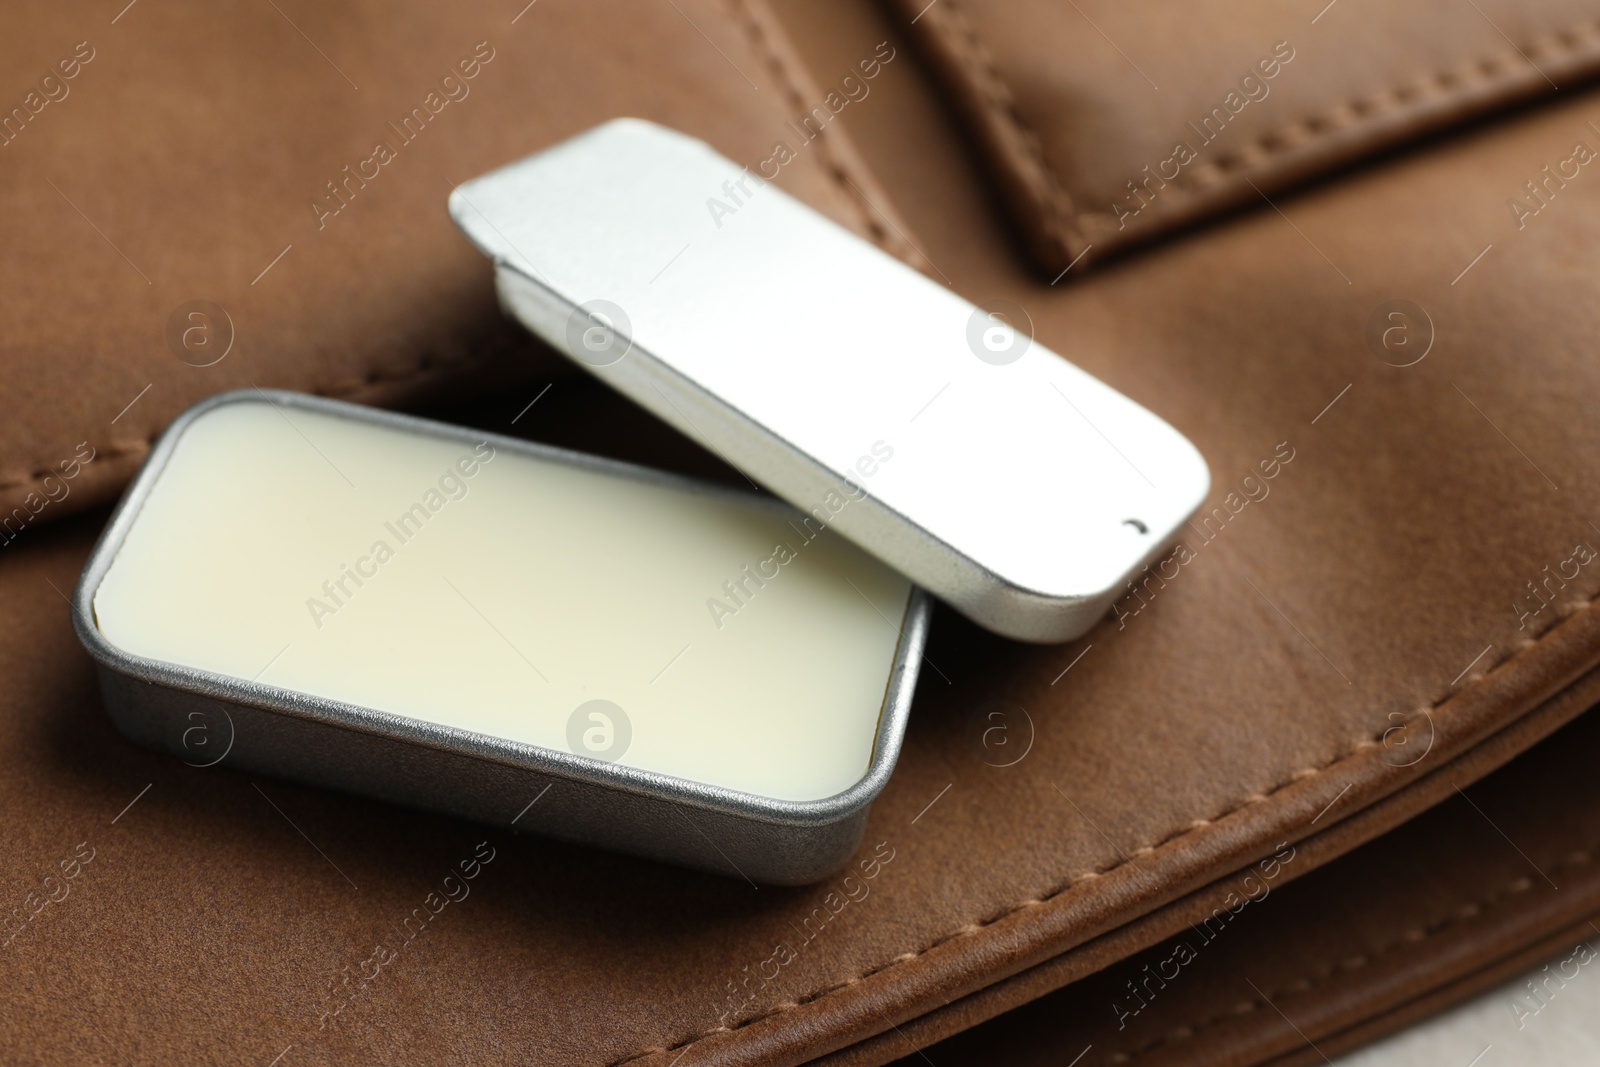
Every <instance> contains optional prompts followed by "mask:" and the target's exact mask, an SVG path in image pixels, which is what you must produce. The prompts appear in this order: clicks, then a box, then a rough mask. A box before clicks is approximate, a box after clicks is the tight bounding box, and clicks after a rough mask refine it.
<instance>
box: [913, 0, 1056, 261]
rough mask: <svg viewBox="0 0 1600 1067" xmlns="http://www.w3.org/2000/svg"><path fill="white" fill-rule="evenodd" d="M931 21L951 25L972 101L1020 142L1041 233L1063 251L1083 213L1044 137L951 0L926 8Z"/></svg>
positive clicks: (954, 50) (953, 49) (950, 41)
mask: <svg viewBox="0 0 1600 1067" xmlns="http://www.w3.org/2000/svg"><path fill="white" fill-rule="evenodd" d="M924 14H925V15H926V16H928V17H929V18H930V21H931V22H935V23H940V24H943V25H945V26H947V27H953V28H954V30H955V33H956V34H957V35H958V36H957V37H947V39H946V40H947V43H948V44H950V45H951V52H952V55H953V56H954V58H955V60H956V62H958V63H960V64H961V65H962V66H963V67H965V68H966V70H967V76H968V79H969V84H970V85H971V87H972V88H973V89H975V90H976V91H977V95H978V102H979V104H980V106H981V107H982V108H983V110H984V111H985V112H986V113H988V115H989V116H990V117H991V119H992V120H993V121H994V122H995V124H996V125H997V126H999V127H1001V128H1002V129H1003V130H1005V131H1006V132H1007V133H1009V135H1010V137H1009V139H1010V140H1011V141H1012V142H1013V143H1015V144H1016V145H1019V146H1020V147H1021V158H1020V159H1018V158H1017V156H1016V155H1015V154H1014V153H1013V156H1012V158H1013V160H1014V161H1016V162H1019V163H1021V164H1022V166H1023V169H1024V170H1026V171H1027V172H1029V173H1030V174H1031V175H1032V176H1033V179H1034V184H1035V185H1036V186H1037V187H1038V188H1039V189H1040V190H1042V192H1043V196H1042V197H1041V198H1036V203H1037V204H1038V207H1039V208H1040V210H1041V213H1042V215H1043V222H1044V229H1045V232H1046V234H1047V235H1048V236H1049V237H1050V238H1051V240H1053V241H1055V243H1056V244H1057V245H1058V246H1059V247H1060V248H1061V249H1062V250H1063V251H1065V252H1066V253H1067V254H1068V255H1071V254H1072V251H1071V249H1072V247H1073V245H1074V244H1082V243H1083V234H1082V233H1081V232H1080V229H1079V226H1078V223H1079V222H1080V220H1081V219H1082V218H1083V217H1084V215H1082V214H1079V213H1078V212H1077V211H1076V210H1075V208H1074V207H1073V204H1072V197H1071V195H1070V194H1069V193H1068V192H1067V191H1066V189H1065V188H1064V187H1063V186H1062V184H1061V182H1060V180H1059V179H1058V177H1057V175H1056V172H1055V169H1054V168H1053V167H1051V166H1050V163H1049V161H1047V160H1046V159H1045V158H1044V142H1043V141H1042V140H1041V139H1040V137H1039V135H1038V134H1037V133H1035V132H1034V130H1033V128H1032V127H1031V126H1029V125H1028V123H1027V121H1026V120H1025V119H1024V118H1023V117H1022V112H1021V111H1020V110H1018V108H1017V100H1016V96H1015V94H1013V93H1012V91H1011V86H1010V84H1009V83H1008V82H1007V81H1006V80H1005V79H1004V78H1003V77H1001V76H1000V71H999V68H998V67H997V66H996V65H995V62H994V58H993V56H992V55H991V54H990V52H989V50H988V49H987V48H986V47H984V45H983V42H982V41H980V40H979V39H978V33H977V30H976V29H974V28H973V25H972V23H971V22H969V21H968V20H967V17H966V15H964V14H963V13H962V11H961V9H960V7H958V6H957V5H956V3H955V0H945V2H944V4H943V6H942V7H939V8H929V9H928V10H927V11H926V12H925V13H924Z"/></svg>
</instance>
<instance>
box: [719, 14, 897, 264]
mask: <svg viewBox="0 0 1600 1067" xmlns="http://www.w3.org/2000/svg"><path fill="white" fill-rule="evenodd" d="M733 8H734V11H735V13H736V16H735V17H736V21H737V22H738V24H739V26H740V27H741V28H743V29H744V31H745V35H746V36H747V37H749V38H750V43H751V45H752V46H753V47H754V49H755V51H756V54H757V55H759V56H760V57H761V58H762V59H763V60H765V61H766V64H767V67H768V69H770V70H771V71H772V76H773V78H774V79H775V80H776V81H777V83H778V85H779V86H780V87H781V88H782V90H783V94H784V96H785V97H786V98H787V99H788V101H789V104H790V106H791V107H793V108H796V109H797V110H800V111H804V110H805V109H806V108H807V107H808V105H807V103H806V99H805V97H804V96H803V95H802V94H801V92H800V86H799V85H798V84H797V82H796V80H795V78H794V75H793V73H792V72H791V71H790V69H789V65H788V63H787V62H785V61H784V57H783V55H782V54H781V53H780V52H779V50H778V49H777V48H776V47H774V45H773V43H772V40H771V38H770V37H769V36H768V34H767V31H766V29H765V27H763V26H762V25H761V21H760V19H759V18H757V16H756V14H755V12H754V11H753V10H752V9H751V7H750V4H749V3H748V2H747V0H733ZM829 125H830V126H831V125H832V123H829ZM827 135H828V130H827V128H826V127H825V128H823V129H822V130H821V132H820V133H819V134H818V135H817V139H816V142H815V143H816V146H817V154H818V156H820V157H821V161H822V169H823V172H824V173H825V174H827V176H828V177H829V178H831V179H832V180H833V184H834V188H835V189H836V190H837V191H838V192H839V194H840V195H841V196H843V197H844V199H845V202H846V203H848V204H850V205H851V206H852V207H854V208H855V210H856V215H857V217H858V218H859V219H860V220H861V224H862V226H864V227H865V228H866V230H867V232H868V233H869V234H871V236H872V240H873V242H874V243H876V244H877V245H878V246H879V247H880V248H883V249H884V250H885V251H891V250H892V249H891V245H892V244H893V242H892V240H891V238H890V234H889V231H888V229H887V228H886V227H885V226H884V224H883V222H882V220H880V219H879V218H878V217H877V215H876V214H875V213H874V211H873V210H872V206H871V204H869V203H867V201H866V197H865V196H864V195H863V194H862V193H861V191H860V190H859V189H858V188H856V187H855V184H854V183H853V182H851V181H850V179H849V177H848V175H846V174H845V167H844V165H843V164H842V163H840V162H839V159H838V157H837V156H835V155H834V154H833V150H832V148H831V147H830V145H829V142H828V137H827ZM898 254H900V255H901V258H904V250H903V249H902V250H899V253H898Z"/></svg>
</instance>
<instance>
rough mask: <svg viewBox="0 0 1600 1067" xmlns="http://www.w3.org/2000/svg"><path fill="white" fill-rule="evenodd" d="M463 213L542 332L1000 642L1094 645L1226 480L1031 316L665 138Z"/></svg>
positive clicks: (680, 139) (532, 163)
mask: <svg viewBox="0 0 1600 1067" xmlns="http://www.w3.org/2000/svg"><path fill="white" fill-rule="evenodd" d="M768 163H769V164H771V163H772V161H768ZM767 165H768V164H763V165H762V166H763V167H766V166H767ZM771 169H772V170H773V173H776V165H775V164H773V166H772V168H771ZM450 213H451V216H452V217H453V218H454V219H455V221H456V224H457V225H458V226H460V227H461V229H462V231H463V232H465V233H466V235H467V236H468V237H469V238H470V239H471V240H472V241H473V242H474V243H475V244H476V245H477V246H478V247H479V248H480V249H481V250H482V251H483V252H484V253H485V254H486V255H488V256H490V257H491V258H492V259H493V260H494V262H495V268H496V269H495V276H496V281H497V286H498V289H499V292H500V298H501V301H502V303H503V304H504V305H505V306H506V307H507V308H508V309H509V310H510V312H511V313H512V314H514V315H515V316H516V317H517V318H518V319H520V320H521V321H522V322H523V323H524V324H525V325H526V326H527V327H528V328H529V329H531V330H532V331H533V332H534V333H536V334H538V335H539V336H540V337H542V338H544V339H545V340H546V341H548V342H550V343H551V344H553V345H554V346H556V347H557V348H559V349H561V350H563V351H564V352H566V353H567V354H568V355H570V356H571V357H572V358H573V359H574V360H576V361H577V362H579V363H580V364H582V365H583V366H585V367H586V368H588V369H589V370H590V371H591V372H592V373H593V374H594V375H595V376H596V377H598V378H600V379H601V380H603V381H605V382H607V383H608V384H610V385H611V386H612V387H614V388H616V389H617V390H618V391H619V392H621V393H623V394H624V395H626V396H628V397H629V398H631V399H632V400H634V401H636V402H637V403H639V404H641V405H642V406H644V407H645V408H647V409H649V410H650V411H651V412H653V413H654V414H655V415H657V416H659V417H660V418H662V419H663V420H665V421H666V422H667V423H669V424H671V425H673V426H675V427H676V428H677V429H679V430H680V431H682V432H683V433H685V434H688V435H689V436H691V437H692V438H694V439H696V440H698V441H700V442H701V443H702V444H704V445H706V446H707V447H708V448H710V449H711V450H712V451H714V452H716V453H717V454H719V455H721V456H722V457H723V458H724V459H726V460H727V461H728V462H729V463H731V464H732V465H734V466H735V467H738V468H739V469H740V470H742V471H744V472H745V473H746V474H747V475H749V477H751V478H752V479H754V480H755V481H757V482H760V483H761V484H762V485H764V486H766V487H767V488H769V489H771V490H772V491H773V492H774V493H776V494H777V495H778V496H781V497H783V498H785V499H787V500H788V501H789V502H790V503H792V504H794V505H795V506H796V507H798V508H800V509H801V510H802V511H804V512H806V513H808V514H809V516H810V518H809V519H808V520H806V521H807V525H808V526H812V527H813V528H816V529H823V528H832V529H835V530H837V531H838V533H839V534H841V535H842V536H844V537H847V538H849V539H851V540H853V541H855V542H856V543H857V544H859V545H861V546H862V547H864V548H865V549H867V550H868V551H869V552H872V553H873V554H875V555H877V556H878V557H879V558H881V559H883V560H885V561H886V562H888V563H890V564H892V565H893V566H895V567H898V568H899V569H900V570H901V571H902V572H904V573H905V574H906V575H908V576H909V577H911V578H912V579H913V580H915V581H916V582H918V583H919V584H921V585H923V586H924V587H926V588H928V589H929V590H931V591H933V592H934V593H936V594H938V595H939V596H940V597H941V598H943V599H944V600H946V601H948V602H949V603H950V604H951V605H952V606H954V607H955V608H957V609H958V610H960V611H961V612H962V613H963V614H965V615H967V616H968V617H970V618H972V619H973V620H974V621H976V622H978V623H979V624H980V625H983V626H985V627H987V628H989V629H991V630H994V631H995V632H997V633H1000V634H1004V635H1006V636H1009V637H1013V638H1018V639H1022V640H1029V641H1064V640H1067V639H1070V638H1072V637H1075V636H1077V635H1079V634H1081V633H1083V632H1084V631H1085V630H1087V629H1088V628H1089V627H1090V626H1092V625H1093V624H1094V623H1095V622H1096V621H1097V620H1098V619H1099V618H1100V617H1101V616H1102V615H1104V614H1105V612H1106V611H1107V610H1108V609H1109V608H1110V605H1111V603H1112V601H1113V600H1114V599H1115V598H1116V597H1117V596H1118V595H1119V594H1120V593H1121V592H1122V591H1123V590H1124V587H1125V585H1126V583H1127V581H1128V580H1129V578H1130V576H1131V575H1132V574H1134V573H1135V572H1137V571H1138V570H1139V569H1140V568H1141V567H1142V566H1144V565H1146V564H1148V563H1150V562H1152V561H1154V560H1155V559H1157V558H1159V557H1160V556H1161V554H1162V553H1163V552H1165V551H1166V550H1167V549H1168V548H1170V547H1171V545H1172V544H1173V543H1174V541H1175V540H1176V538H1177V536H1178V531H1179V529H1180V527H1181V526H1182V525H1183V524H1184V522H1185V521H1187V520H1188V518H1189V517H1190V516H1191V515H1192V514H1193V513H1194V511H1195V510H1196V509H1197V508H1198V507H1199V505H1200V503H1201V502H1202V501H1203V500H1204V498H1205V495H1206V493H1207V491H1208V489H1209V487H1210V477H1209V474H1208V472H1207V468H1206V464H1205V461H1204V459H1203V458H1201V456H1200V454H1199V452H1198V451H1197V450H1196V449H1195V448H1194V446H1193V445H1192V444H1190V443H1189V441H1188V440H1187V439H1185V438H1184V437H1183V436H1182V435H1181V434H1179V433H1178V432H1177V431H1176V430H1174V429H1173V428H1172V427H1171V426H1168V425H1167V424H1166V423H1165V422H1163V421H1162V420H1161V419H1159V418H1157V417H1156V416H1155V415H1153V414H1151V413H1150V412H1149V411H1146V410H1145V409H1144V408H1142V407H1140V406H1139V405H1138V404H1135V403H1134V402H1133V401H1131V400H1129V399H1128V398H1127V397H1124V396H1122V395H1121V394H1120V393H1118V392H1116V391H1115V390H1113V389H1111V388H1110V387H1109V386H1107V385H1105V384H1104V383H1103V382H1101V381H1099V380H1098V379H1096V378H1094V377H1092V376H1090V375H1089V374H1086V373H1085V372H1083V371H1082V370H1079V369H1078V368H1077V367H1075V366H1073V365H1072V364H1070V363H1068V362H1067V361H1066V360H1064V359H1062V358H1061V357H1060V356H1058V355H1056V354H1055V353H1054V352H1051V351H1049V350H1048V349H1046V348H1045V347H1044V346H1043V345H1041V344H1038V343H1037V342H1033V341H1032V340H1031V338H1030V337H1029V336H1028V332H1029V331H1028V330H1026V329H1023V330H1018V329H1017V328H1016V325H1015V324H1016V323H1017V322H1018V321H1021V320H1025V312H1024V311H1023V310H1022V309H1021V308H1019V307H1015V306H1014V305H1007V306H996V304H995V303H991V304H989V305H986V306H983V307H979V306H974V305H973V304H970V303H968V302H967V301H966V300H964V299H962V298H961V297H959V296H956V295H955V294H954V293H952V292H950V291H949V290H947V289H944V288H943V287H941V286H939V285H938V284H936V283H935V282H933V281H931V280H930V279H928V278H926V277H924V276H923V275H921V274H919V273H918V272H917V271H915V270H913V269H911V268H910V267H908V266H906V265H905V264H904V263H902V262H900V261H899V260H897V259H895V258H893V257H892V256H889V255H887V254H885V253H884V252H882V251H880V250H879V249H878V248H877V247H875V246H874V245H872V244H870V243H868V242H866V241H863V240H861V239H860V238H858V237H856V236H855V235H854V234H852V233H850V232H849V231H847V230H845V229H844V228H842V227H840V226H838V225H837V224H835V223H834V222H832V221H830V220H828V219H826V218H825V217H823V216H822V215H820V214H818V213H817V212H815V211H813V210H812V209H811V208H808V207H806V206H805V205H803V204H801V203H800V202H799V201H797V200H795V199H793V198H792V197H790V196H788V195H786V194H785V193H784V192H782V191H781V190H780V189H778V188H777V187H776V186H775V185H773V184H771V183H770V182H768V181H766V180H765V179H764V178H763V176H762V175H761V174H758V173H757V172H756V171H752V170H750V169H749V168H745V167H741V166H740V165H738V164H736V163H733V162H732V161H730V160H728V159H725V158H723V157H722V156H720V155H718V154H717V153H716V152H715V151H713V150H712V149H711V148H710V147H708V146H707V145H705V144H703V143H702V142H700V141H697V140H694V139H693V138H690V137H686V136H684V135H683V134H680V133H677V132H675V131H673V130H669V129H666V128H664V127H661V126H657V125H654V124H652V123H648V122H644V121H641V120H638V119H618V120H615V121H612V122H608V123H605V124H604V125H601V126H598V127H596V128H594V129H592V130H590V131H588V132H586V133H583V134H580V135H579V136H577V137H574V138H573V139H571V140H569V141H566V142H564V143H562V144H560V145H557V146H555V147H553V148H550V149H548V150H546V151H544V152H540V153H538V154H537V155H533V156H529V157H528V158H526V159H523V160H521V161H519V162H516V163H513V164H510V165H509V166H506V167H502V168H500V169H498V170H495V171H492V172H490V173H488V174H486V175H483V176H482V177H479V178H476V179H473V180H471V181H469V182H465V183H463V184H462V185H460V186H459V187H457V189H456V190H455V192H454V193H453V194H452V195H451V197H450Z"/></svg>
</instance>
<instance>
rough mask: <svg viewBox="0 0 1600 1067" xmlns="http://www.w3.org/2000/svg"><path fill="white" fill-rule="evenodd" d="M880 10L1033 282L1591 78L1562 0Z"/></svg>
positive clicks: (972, 2)
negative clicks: (919, 58) (933, 84)
mask: <svg viewBox="0 0 1600 1067" xmlns="http://www.w3.org/2000/svg"><path fill="white" fill-rule="evenodd" d="M890 6H891V7H893V8H894V9H895V10H896V12H897V13H898V14H899V15H900V17H901V19H902V21H903V22H904V24H906V25H908V26H909V27H910V31H911V33H912V34H913V36H914V37H915V39H916V41H917V43H918V45H919V46H920V47H921V50H922V52H923V54H924V55H925V56H926V57H927V59H928V61H929V63H930V65H931V66H932V67H933V68H934V69H935V70H936V71H937V72H938V74H939V80H940V83H941V87H942V88H943V89H944V91H945V93H946V94H947V96H948V98H949V100H950V101H951V102H952V104H953V105H954V106H955V109H956V110H957V111H958V112H959V114H960V115H961V116H962V118H963V120H964V122H965V124H966V126H967V128H968V131H969V133H970V135H971V137H972V139H973V142H974V143H975V144H976V145H977V146H978V147H979V150H980V154H981V156H982V158H983V160H984V162H985V163H986V164H987V165H988V167H989V170H990V172H991V175H992V176H993V178H994V181H995V183H996V185H997V188H998V189H999V190H1000V191H1001V193H1002V195H1003V197H1004V200H1005V201H1006V203H1007V204H1008V205H1009V207H1010V209H1011V212H1012V215H1013V217H1014V219H1015V221H1016V224H1017V226H1018V228H1019V231H1020V233H1021V236H1022V239H1023V241H1024V243H1025V244H1026V245H1027V247H1028V249H1029V250H1030V252H1031V254H1032V255H1033V256H1034V258H1035V260H1036V262H1037V263H1038V265H1039V267H1040V269H1041V270H1043V271H1045V272H1046V276H1047V277H1052V278H1053V277H1056V276H1057V275H1058V273H1059V272H1064V271H1065V270H1066V269H1067V268H1068V267H1069V266H1070V265H1074V264H1075V265H1077V266H1079V268H1080V269H1081V268H1083V267H1087V266H1088V265H1089V264H1090V263H1092V262H1093V261H1094V260H1096V259H1099V258H1101V257H1103V256H1106V255H1107V254H1110V253H1113V252H1116V251H1118V250H1120V249H1124V248H1127V247H1129V246H1131V245H1133V244H1136V243H1138V242H1140V241H1145V240H1149V239H1150V238H1152V237H1155V236H1159V235H1161V234H1165V233H1168V232H1171V231H1172V230H1174V229H1175V228H1177V227H1180V226H1183V225H1186V224H1189V223H1193V222H1195V221H1197V220H1201V219H1205V218H1208V217H1211V216H1214V215H1216V214H1218V213H1219V212H1222V211H1225V210H1228V209H1232V208H1237V207H1241V206H1260V205H1261V204H1262V202H1263V199H1264V198H1266V197H1270V196H1272V195H1274V194H1276V193H1277V192H1278V191H1279V190H1283V189H1287V188H1289V187H1292V186H1295V185H1298V184H1301V183H1303V182H1305V181H1306V180H1307V179H1310V178H1313V177H1316V176H1319V175H1322V174H1326V173H1327V172H1329V171H1330V170H1332V169H1333V168H1335V167H1338V166H1339V165H1341V164H1345V163H1348V162H1351V161H1353V160H1358V159H1361V158H1363V157H1367V156H1370V155H1372V154H1374V153H1376V152H1378V151H1380V150H1382V149H1385V148H1388V147H1392V146H1394V145H1396V144H1400V143H1404V142H1405V141H1408V140H1415V139H1417V138H1419V137H1422V136H1425V135H1427V134H1429V133H1431V132H1434V131H1437V130H1440V129H1443V128H1447V127H1449V126H1451V125H1454V124H1457V123H1459V122H1461V121H1462V120H1464V119H1466V118H1469V117H1472V116H1474V115H1480V114H1483V113H1486V112H1491V111H1495V110H1500V109H1504V108H1505V107H1506V106H1507V105H1510V104H1514V103H1517V102H1520V101H1524V100H1537V99H1545V98H1548V97H1550V96H1552V95H1554V94H1555V93H1556V91H1557V87H1558V86H1559V87H1561V88H1569V87H1571V86H1572V85H1573V84H1575V83H1578V82H1581V81H1582V80H1583V79H1585V78H1588V77H1591V76H1593V75H1594V74H1595V72H1596V71H1597V70H1600V15H1597V13H1596V11H1595V9H1594V6H1593V5H1592V4H1586V3H1583V2H1582V0H1533V2H1523V0H1474V2H1473V3H1471V4H1462V3H1456V2H1453V0H1424V2H1410V3H1404V4H1395V3H1388V2H1385V0H1332V2H1331V3H1330V2H1328V0H1323V2H1322V3H1319V4H1310V5H1304V6H1302V5H1295V6H1293V7H1286V6H1285V5H1282V4H1277V3H1273V2H1271V0H1205V2H1203V3H1190V4H1184V5H1183V7H1182V9H1181V10H1169V9H1167V8H1165V7H1161V6H1159V5H1149V4H1121V3H1116V2H1115V0H1077V2H1074V3H1070V4H1059V3H1054V2H1052V0H1022V2H1020V3H1019V2H1017V0H937V2H935V3H931V4H930V3H928V0H890ZM1593 139H1594V138H1593V137H1592V136H1591V143H1592V142H1593ZM1563 147H1566V148H1570V147H1571V146H1570V145H1567V146H1563ZM1541 162H1543V161H1541ZM1550 162H1552V163H1554V162H1556V161H1555V160H1551V161H1550ZM1537 170H1538V166H1537V165H1535V167H1534V171H1535V172H1537ZM1534 177H1535V178H1536V179H1538V178H1540V177H1542V176H1539V175H1537V174H1535V175H1534ZM1534 203H1535V204H1536V203H1537V201H1534Z"/></svg>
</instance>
